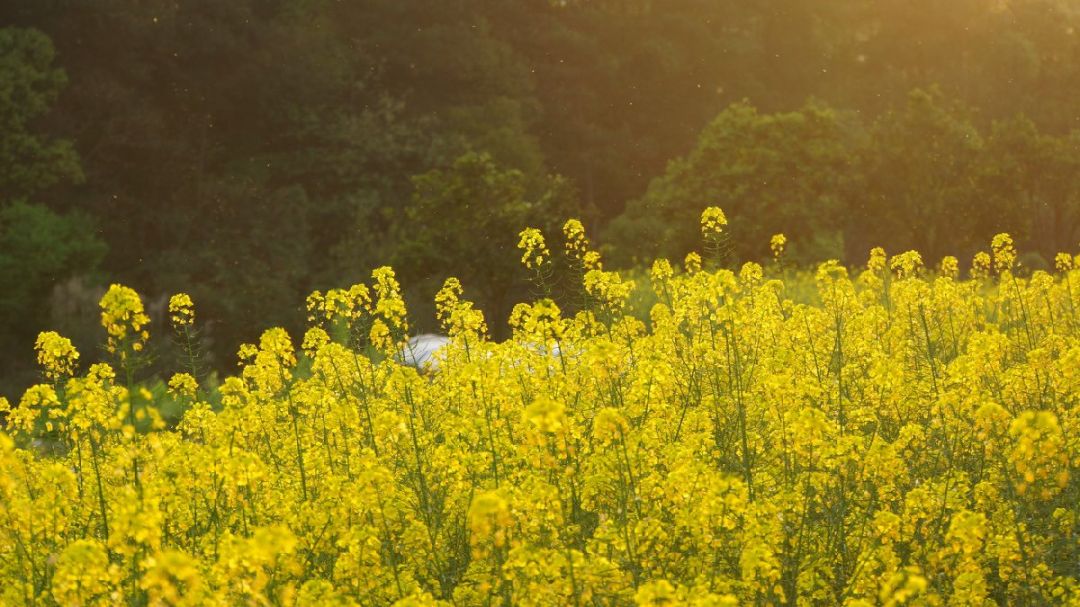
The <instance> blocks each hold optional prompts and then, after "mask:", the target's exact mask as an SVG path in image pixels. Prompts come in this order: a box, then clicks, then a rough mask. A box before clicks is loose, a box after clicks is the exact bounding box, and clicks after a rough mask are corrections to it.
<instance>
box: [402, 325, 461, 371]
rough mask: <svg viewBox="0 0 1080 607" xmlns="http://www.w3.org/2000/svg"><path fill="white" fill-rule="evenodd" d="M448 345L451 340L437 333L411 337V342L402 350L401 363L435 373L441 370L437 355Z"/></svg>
mask: <svg viewBox="0 0 1080 607" xmlns="http://www.w3.org/2000/svg"><path fill="white" fill-rule="evenodd" d="M448 343H450V338H448V337H446V336H445V335H436V334H435V333H424V334H421V335H416V336H414V337H410V338H409V342H408V343H407V344H405V347H403V348H402V350H401V362H402V364H404V365H408V366H410V367H414V368H416V369H419V370H421V371H425V370H428V369H430V370H432V371H434V370H436V369H438V368H439V359H438V358H437V357H436V354H438V353H439V351H440V350H442V349H443V348H445V347H446V345H447V344H448Z"/></svg>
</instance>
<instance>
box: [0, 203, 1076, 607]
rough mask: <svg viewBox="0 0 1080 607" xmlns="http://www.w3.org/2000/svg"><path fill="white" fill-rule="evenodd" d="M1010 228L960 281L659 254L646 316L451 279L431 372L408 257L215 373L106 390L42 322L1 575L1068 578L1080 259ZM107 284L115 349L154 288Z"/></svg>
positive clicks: (6, 501) (312, 586)
mask: <svg viewBox="0 0 1080 607" xmlns="http://www.w3.org/2000/svg"><path fill="white" fill-rule="evenodd" d="M702 223H703V227H704V226H707V227H708V231H707V234H706V236H708V235H709V234H712V235H717V234H720V233H722V231H723V229H724V225H725V223H726V219H725V218H724V216H723V214H722V213H720V212H719V210H718V209H717V210H716V211H707V212H706V215H705V216H704V217H703V222H702ZM565 235H566V236H567V242H568V253H569V254H570V257H571V258H574V255H576V254H579V253H580V254H581V256H580V258H578V259H579V261H582V262H584V260H585V255H587V253H588V244H587V240H586V239H585V237H584V231H583V229H582V228H580V223H574V222H568V223H567V229H566V233H565ZM522 243H523V246H522V248H523V250H524V251H525V261H526V265H527V266H530V268H531V269H534V270H535V269H537V268H538V267H539V266H540V265H542V264H546V263H547V262H548V251H547V249H546V247H545V246H544V244H543V238H542V236H540V234H539V232H536V231H528V230H527V231H526V232H525V233H523V234H522ZM706 244H707V243H706ZM773 244H774V245H775V244H776V242H774V243H773ZM1012 246H1013V245H1012V243H1011V241H1009V240H1007V239H1005V238H1000V237H999V238H996V239H995V241H994V242H993V243H992V246H991V251H992V254H991V253H982V254H980V255H981V256H980V257H978V258H977V261H978V264H977V265H976V266H975V267H974V268H973V274H974V275H975V277H976V279H974V280H969V279H963V278H961V272H960V268H959V267H958V266H959V263H958V262H957V261H956V260H955V258H948V259H946V260H943V261H942V262H941V264H940V265H934V266H929V267H930V268H935V267H936V268H938V269H939V271H936V272H932V271H927V268H926V267H924V265H923V260H922V258H921V256H919V255H918V254H917V253H915V252H906V253H902V254H900V255H896V256H893V257H889V256H888V255H887V254H886V253H885V251H884V250H881V249H875V250H874V251H873V252H872V253H871V255H870V259H869V262H868V264H867V268H866V269H865V270H864V271H861V272H858V273H854V272H849V270H848V269H847V268H845V267H844V266H842V265H840V264H839V263H837V262H835V261H833V262H828V263H824V264H821V266H819V267H818V268H816V269H815V270H813V271H799V272H796V271H793V270H791V269H788V270H785V269H784V268H782V267H780V266H781V265H782V264H766V266H765V267H763V266H761V265H758V264H755V263H747V264H743V265H742V266H741V270H740V271H738V272H734V271H731V270H728V269H713V268H703V267H702V259H701V256H699V255H697V254H691V255H689V256H687V259H686V262H685V269H680V268H678V267H676V264H672V263H670V262H668V261H665V260H658V261H656V262H655V263H653V264H652V267H651V271H650V272H648V274H647V276H646V275H645V274H644V273H640V274H636V275H635V276H639V277H640V279H639V281H640V282H641V283H642V289H647V288H650V287H651V289H652V291H653V293H652V295H653V296H654V297H652V299H651V302H652V305H651V308H650V309H649V310H648V317H647V319H646V318H637V317H635V316H632V315H631V314H630V310H631V308H632V307H631V306H628V305H627V301H628V300H629V299H630V297H631V292H632V291H633V295H634V298H635V300H636V298H637V297H638V296H639V295H640V294H641V293H642V290H640V289H635V288H634V287H633V283H632V282H631V281H629V280H624V279H622V278H620V276H619V275H618V274H616V273H613V272H606V271H603V270H601V269H600V268H599V267H588V266H577V270H584V271H581V272H578V274H577V275H575V276H574V277H573V279H574V280H578V281H580V284H579V285H575V286H577V287H578V288H579V289H580V290H579V292H580V293H583V294H585V296H586V297H585V301H584V302H582V303H580V304H579V303H578V302H571V303H563V304H562V307H560V304H557V303H556V301H555V300H554V299H553V298H552V297H551V296H549V294H547V293H545V294H544V296H543V297H540V298H538V299H537V300H536V301H533V302H523V303H519V304H517V305H516V306H515V307H514V309H513V313H512V314H511V316H510V329H511V331H510V333H511V335H510V337H509V338H508V339H507V340H505V341H501V342H499V341H494V340H493V339H492V338H491V336H490V335H489V332H488V331H487V327H486V324H485V320H484V316H483V314H482V313H481V312H480V310H478V309H476V308H475V307H474V306H473V304H472V303H471V302H469V301H468V300H466V299H464V294H465V288H464V287H463V285H462V284H461V282H460V281H458V280H457V279H453V278H451V279H448V280H446V282H445V283H444V285H443V287H442V289H441V290H440V291H439V293H438V295H437V296H436V300H435V308H436V315H437V320H438V321H440V322H441V323H442V326H443V328H444V330H445V331H446V332H447V333H448V340H447V341H448V344H447V345H446V346H445V349H444V350H442V351H440V353H439V361H440V364H439V366H438V368H437V369H436V370H431V371H429V372H428V373H427V374H421V373H420V372H418V371H417V370H416V369H414V368H412V367H408V366H405V365H404V364H402V361H401V357H400V356H395V353H396V352H399V351H400V350H399V348H400V345H401V343H402V340H403V339H404V337H405V336H406V332H407V331H408V327H409V323H408V320H407V319H408V311H407V310H406V308H405V304H404V300H403V299H402V297H401V289H400V285H399V284H398V283H397V279H396V277H395V275H394V273H393V271H392V270H391V269H390V268H379V269H377V270H376V271H375V272H374V273H373V275H372V279H371V281H370V283H369V285H368V286H364V285H357V286H354V287H352V288H350V289H342V290H331V291H327V292H325V293H323V292H318V293H315V294H312V296H311V297H309V298H308V310H309V315H310V326H309V327H308V329H307V331H306V333H304V335H303V339H302V341H301V342H300V348H299V350H298V349H297V347H296V343H297V342H296V341H294V338H293V336H291V335H290V334H289V333H288V332H287V331H286V330H285V329H282V328H273V329H270V330H268V331H266V332H265V333H263V335H262V336H261V338H260V339H259V340H258V343H257V344H246V345H243V346H241V348H240V368H239V370H238V372H237V373H236V374H235V375H233V376H229V377H225V378H223V379H222V380H220V381H218V380H216V379H209V376H205V377H207V378H208V379H205V380H204V379H203V378H202V377H200V375H199V374H198V373H196V372H194V371H191V370H189V369H184V371H182V372H178V373H175V374H169V375H166V376H165V377H169V380H168V382H167V385H162V384H161V383H159V382H156V381H155V382H154V383H149V382H148V383H147V384H145V387H142V386H140V385H139V384H138V383H137V382H133V381H132V380H131V378H130V367H129V366H125V370H126V371H128V373H127V375H129V377H127V378H126V379H127V381H125V382H121V385H118V384H117V379H116V375H117V374H116V372H115V371H114V370H113V368H112V367H111V366H109V365H107V364H103V363H99V364H94V365H91V366H90V367H89V368H88V369H86V370H85V371H84V373H82V374H80V373H79V372H78V369H77V368H76V363H77V362H78V353H77V352H76V351H75V349H74V347H72V345H71V343H70V342H69V341H68V340H66V339H64V338H63V337H61V336H59V335H57V334H56V333H43V334H42V335H41V336H40V337H39V339H38V341H37V343H36V349H37V353H38V360H39V362H40V364H41V367H42V371H43V375H44V377H43V383H42V384H40V385H37V386H33V387H31V388H30V389H28V390H27V391H26V392H25V394H24V395H23V396H22V398H21V399H19V402H18V405H17V406H15V407H11V406H10V405H9V404H8V402H7V401H5V400H3V399H0V410H2V413H3V414H4V420H5V422H4V423H5V426H4V429H3V430H2V431H0V582H3V583H2V584H0V604H2V605H12V606H23V605H27V606H29V605H35V606H38V605H41V606H46V607H53V606H62V605H63V606H66V605H115V604H132V605H177V606H179V605H211V606H225V605H290V606H293V605H295V606H314V605H337V606H348V607H358V606H360V605H396V606H398V607H407V606H424V607H434V606H450V605H458V606H462V607H472V606H489V605H535V606H547V605H581V606H584V605H605V606H633V605H642V606H644V605H657V606H660V605H695V606H706V605H725V606H726V605H849V606H858V607H868V606H871V605H989V604H1002V605H1005V604H1015V605H1048V604H1055V605H1056V604H1080V574H1078V572H1077V563H1078V562H1080V541H1078V537H1080V535H1078V533H1080V527H1078V523H1080V470H1078V468H1080V312H1078V311H1080V290H1077V289H1076V288H1075V287H1074V286H1073V283H1075V282H1076V281H1077V280H1078V279H1080V270H1077V269H1075V267H1076V264H1075V263H1073V262H1074V261H1075V260H1074V259H1073V258H1072V257H1071V256H1070V255H1068V254H1066V255H1064V257H1063V258H1062V259H1064V258H1065V257H1068V258H1069V260H1070V262H1068V263H1066V262H1065V261H1062V260H1059V262H1058V273H1057V274H1049V273H1047V272H1034V273H1031V274H1027V273H1026V272H1021V271H1017V270H1016V264H1015V251H1014V250H1013V248H1012ZM781 247H782V243H781ZM774 248H775V247H774ZM991 255H992V256H991ZM530 264H531V265H530ZM572 267H573V266H572ZM995 269H996V270H998V271H997V272H994V270H995ZM174 303H175V305H173V306H170V312H171V313H172V314H173V316H174V317H175V318H174V322H177V323H179V324H181V325H182V326H184V327H190V326H191V325H190V324H184V323H189V322H190V321H191V320H193V313H191V312H190V310H191V305H190V299H187V298H182V297H177V298H174ZM102 310H103V313H102V320H103V322H104V324H105V327H106V330H107V331H106V332H107V338H108V340H109V342H108V343H109V345H110V346H112V347H113V350H114V352H119V353H121V356H120V357H119V358H120V360H121V362H122V363H123V362H124V360H125V359H124V358H123V356H122V354H123V353H125V352H126V353H130V352H134V351H137V350H136V349H135V348H134V345H135V344H143V343H145V341H146V339H147V336H146V335H145V326H146V324H147V320H146V315H145V314H144V312H143V310H142V305H141V303H139V301H138V297H137V296H136V295H135V294H134V292H133V291H131V290H129V289H125V288H123V287H119V286H114V287H113V288H112V289H110V291H109V294H107V296H106V298H105V299H104V300H103V301H102ZM177 319H179V320H177ZM342 329H346V330H342ZM192 333H194V329H193V328H192ZM296 337H299V336H296ZM372 346H374V347H372ZM200 382H201V383H202V385H200ZM166 403H168V404H169V405H170V406H173V407H176V406H179V407H181V408H182V417H180V419H179V422H178V423H176V424H174V425H171V426H170V425H166V424H164V423H162V422H161V417H162V416H161V413H160V409H161V408H163V407H164V406H165V405H166ZM136 405H138V406H136Z"/></svg>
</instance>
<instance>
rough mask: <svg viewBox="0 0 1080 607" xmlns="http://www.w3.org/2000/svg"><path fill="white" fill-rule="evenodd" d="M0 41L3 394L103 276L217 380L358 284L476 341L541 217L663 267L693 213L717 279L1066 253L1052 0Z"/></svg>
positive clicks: (122, 23) (461, 2)
mask: <svg viewBox="0 0 1080 607" xmlns="http://www.w3.org/2000/svg"><path fill="white" fill-rule="evenodd" d="M0 26H2V29H0V126H2V128H0V293H2V295H0V344H2V346H3V347H2V352H0V358H2V360H0V392H2V393H13V392H14V391H15V389H16V388H19V387H22V386H24V385H25V384H26V383H27V382H28V381H29V380H30V379H32V377H33V371H32V368H31V364H32V362H33V352H32V343H33V336H34V335H35V334H36V333H37V332H38V331H39V330H41V329H43V328H45V327H53V328H58V329H60V330H62V331H63V332H64V333H65V334H67V335H71V336H72V337H73V338H74V339H75V340H76V343H78V344H80V345H82V344H91V343H97V342H98V341H99V340H98V337H99V336H98V335H97V334H96V331H97V329H95V328H94V327H96V326H97V322H96V321H97V319H96V314H97V311H96V302H97V299H98V297H99V296H100V293H101V292H103V289H102V287H103V286H105V285H107V284H109V283H110V282H113V281H117V282H123V283H125V284H128V285H131V286H133V287H135V288H137V289H138V290H139V291H140V292H141V293H143V294H144V295H145V296H146V298H147V300H148V301H150V302H154V301H157V302H158V304H159V305H158V309H159V312H158V314H159V318H158V320H160V319H161V318H163V312H162V311H161V310H163V308H162V307H161V306H162V305H163V303H164V301H165V299H164V298H165V297H167V295H168V294H170V293H173V292H178V291H186V292H190V293H191V294H192V295H193V296H194V297H195V299H196V300H197V301H198V302H199V306H200V314H201V315H202V317H203V318H204V319H206V321H207V323H208V330H207V335H206V337H207V338H208V339H209V340H211V342H212V345H213V348H214V350H215V354H216V360H215V364H217V365H219V366H224V365H229V364H231V362H232V360H233V355H232V353H233V352H234V348H235V345H236V344H237V343H240V342H241V341H253V340H254V339H255V337H256V336H257V335H258V332H259V331H260V330H261V329H262V328H265V327H267V326H275V325H281V326H285V327H298V326H299V325H300V323H301V322H302V320H303V313H302V304H303V301H304V296H305V295H306V294H307V293H308V292H309V291H310V290H312V289H316V288H326V287H330V286H341V285H348V284H351V283H353V282H357V281H359V280H361V279H363V278H364V277H366V276H367V275H368V273H369V272H370V270H371V268H372V267H374V266H377V265H382V264H391V265H393V266H394V267H395V268H396V269H397V270H398V273H399V276H400V277H401V282H402V283H403V284H404V285H406V288H407V289H408V290H409V292H408V294H407V295H408V297H409V300H410V308H411V309H412V310H413V311H415V312H417V316H418V318H417V325H418V326H419V327H420V328H425V327H426V324H425V323H428V322H429V321H428V318H427V317H428V316H429V314H426V312H427V311H429V310H430V304H429V303H428V302H429V301H430V298H431V296H432V294H433V293H434V292H435V290H436V289H437V287H438V285H440V284H441V283H442V280H443V279H444V278H445V277H446V276H448V275H451V274H453V275H456V276H458V277H460V278H461V279H462V282H463V283H464V284H465V285H466V288H467V289H469V292H470V295H471V296H472V297H474V298H475V299H476V300H477V301H478V304H479V305H480V306H481V307H483V308H484V309H485V310H486V311H487V312H488V314H489V318H492V319H493V322H492V323H491V324H492V327H493V330H494V331H496V333H498V332H499V331H501V330H502V329H501V327H502V324H503V323H502V320H503V319H505V317H506V315H507V313H508V312H509V309H510V306H512V304H513V302H514V301H517V300H518V299H520V298H523V297H525V296H526V295H527V293H528V288H529V287H528V283H527V282H526V280H525V276H524V274H523V272H522V271H521V270H520V268H519V267H518V264H517V259H516V255H515V253H514V251H515V249H514V244H515V238H516V237H515V235H516V234H517V232H518V231H519V230H520V229H521V228H522V227H524V226H525V225H538V226H541V227H544V228H546V229H547V230H549V232H551V233H554V232H555V231H556V229H557V227H558V225H560V224H561V222H562V220H563V219H564V218H566V217H567V216H580V217H582V218H583V220H584V221H585V223H586V225H587V227H588V228H589V229H590V230H591V235H592V237H593V239H594V240H596V241H597V242H598V243H599V244H600V246H601V248H602V250H603V251H604V252H605V254H606V258H607V260H608V264H609V266H614V267H619V266H622V267H629V266H632V265H635V264H636V263H638V262H639V260H642V259H648V258H651V257H652V256H653V255H668V256H681V255H683V254H685V253H686V252H687V251H688V250H690V249H691V248H692V247H693V246H694V243H695V238H696V233H697V214H698V213H700V209H701V208H702V207H704V206H707V205H711V204H716V205H720V206H722V207H723V208H724V209H725V210H726V211H727V213H728V215H729V217H730V218H731V231H732V234H733V246H734V248H735V251H736V253H737V257H738V258H739V259H760V258H764V257H766V256H767V255H768V239H769V236H770V235H771V234H772V233H774V232H780V231H783V232H785V233H786V234H787V235H788V237H789V239H790V243H791V244H790V255H791V256H792V257H793V259H795V260H796V261H799V260H819V259H823V258H830V257H835V258H839V259H841V260H842V261H844V262H846V263H849V264H861V263H863V262H864V261H865V259H866V254H867V251H868V250H869V248H870V247H871V246H874V245H879V244H880V245H883V246H885V247H886V248H887V249H888V250H889V252H890V253H893V252H899V251H902V250H905V249H912V248H917V249H919V250H920V251H922V252H923V254H924V256H925V257H926V258H927V260H928V262H931V263H932V262H933V261H934V260H936V259H937V258H939V257H941V256H942V255H945V254H955V255H958V256H960V257H961V259H970V256H971V254H972V253H974V252H975V251H976V250H977V249H978V248H979V245H980V243H985V242H987V241H989V238H990V236H991V235H993V234H994V233H996V232H1000V231H1008V232H1010V233H1012V234H1013V235H1014V236H1015V237H1016V240H1017V244H1018V247H1019V248H1020V249H1021V250H1025V251H1035V252H1037V253H1038V255H1033V256H1029V257H1028V258H1027V259H1025V260H1024V262H1025V263H1026V264H1027V265H1028V266H1029V267H1038V266H1040V264H1043V263H1045V260H1046V259H1052V257H1053V254H1054V253H1055V252H1056V251H1058V250H1063V249H1067V250H1073V249H1075V247H1076V245H1077V242H1078V240H1080V130H1078V129H1080V106H1078V105H1077V103H1076V100H1077V99H1080V32H1078V30H1080V2H1075V1H1071V0H1070V1H1066V0H1013V1H1009V0H949V1H948V2H941V1H930V0H914V1H912V0H881V1H878V2H873V3H867V2H864V1H860V0H757V1H755V2H746V1H736V0H711V1H707V0H667V1H665V2H658V1H657V2H650V1H648V0H636V1H633V0H622V1H620V0H608V1H599V0H593V1H570V0H564V1H561V2H553V1H551V0H515V1H513V2H507V1H505V0H439V1H433V0H426V1H425V0H356V1H351V2H335V1H330V0H291V1H290V0H230V1H229V2H221V1H219V0H169V1H161V0H99V1H95V2H84V1H78V0H2V1H0ZM43 302H52V303H49V304H47V305H46V304H43ZM151 309H152V310H153V306H151ZM83 349H84V351H86V348H85V347H84V348H83ZM87 355H88V356H92V350H91V351H89V352H87Z"/></svg>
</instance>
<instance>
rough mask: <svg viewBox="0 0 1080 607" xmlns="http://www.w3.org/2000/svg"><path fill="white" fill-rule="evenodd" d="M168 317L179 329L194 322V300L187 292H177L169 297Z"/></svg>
mask: <svg viewBox="0 0 1080 607" xmlns="http://www.w3.org/2000/svg"><path fill="white" fill-rule="evenodd" d="M169 317H170V318H171V319H172V323H173V327H175V328H177V329H180V328H182V327H187V326H191V325H192V324H193V323H194V322H195V302H193V301H191V296H190V295H188V294H187V293H177V294H176V295H173V296H172V297H170V298H169Z"/></svg>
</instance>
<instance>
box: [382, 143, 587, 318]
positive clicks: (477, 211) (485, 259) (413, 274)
mask: <svg viewBox="0 0 1080 607" xmlns="http://www.w3.org/2000/svg"><path fill="white" fill-rule="evenodd" d="M526 185H527V184H526V180H525V176H524V175H523V174H522V173H521V172H520V171H518V170H515V169H504V168H501V167H499V166H498V165H497V164H496V163H495V162H494V160H493V159H492V158H491V156H490V155H487V154H480V153H473V152H470V153H466V154H464V155H462V156H460V157H458V158H457V159H456V160H455V161H454V163H453V164H452V165H451V166H449V167H446V168H441V169H433V170H431V171H429V172H427V173H424V174H422V175H418V176H416V177H414V178H413V186H414V188H415V189H414V192H413V196H412V200H411V201H410V203H409V205H408V206H407V207H406V209H405V218H406V220H405V222H403V223H401V224H399V225H398V226H397V228H396V230H395V234H396V236H397V238H396V240H397V241H398V242H400V243H401V244H400V246H399V247H398V249H397V253H396V255H395V258H394V265H395V266H396V267H397V268H398V269H399V270H400V272H401V275H402V278H403V283H404V284H406V285H411V286H412V289H411V293H412V294H413V296H414V297H413V299H414V303H413V310H414V312H415V311H416V310H430V309H431V306H430V304H429V301H430V300H431V298H432V297H433V296H434V294H435V292H436V291H437V290H438V288H439V287H440V286H441V285H442V283H443V281H444V280H445V279H446V278H447V277H449V276H455V277H457V278H458V279H460V280H461V282H462V284H463V285H464V287H465V289H466V295H467V296H468V297H469V298H470V299H473V300H474V301H476V302H477V303H478V304H479V306H480V307H481V308H482V309H484V310H485V311H486V312H487V314H488V315H489V316H488V317H489V319H491V320H492V321H496V319H497V322H492V323H490V324H491V325H492V326H493V329H494V330H496V331H498V330H499V329H500V328H501V326H502V324H503V323H502V321H503V320H504V319H505V318H506V317H507V316H508V314H509V312H510V308H511V306H512V305H513V304H514V303H515V302H516V301H519V300H523V299H524V298H526V297H527V296H528V295H529V293H528V286H527V283H526V282H525V281H524V278H525V274H524V271H523V270H522V268H521V263H520V260H519V257H520V256H519V255H518V254H516V252H517V248H516V246H517V241H518V233H519V232H520V231H521V230H522V229H523V228H525V227H529V226H536V227H542V228H547V230H546V232H547V233H548V234H555V233H556V232H555V229H556V226H558V225H560V220H561V219H564V218H567V217H569V216H570V215H572V214H574V211H575V208H574V203H573V198H572V192H571V191H570V190H569V188H568V186H567V184H566V182H565V181H564V180H562V179H558V178H551V179H550V180H549V181H548V183H547V184H546V187H544V188H543V189H541V190H540V191H536V192H532V193H530V192H529V191H528V189H527V187H526ZM427 316H431V315H421V318H423V317H427Z"/></svg>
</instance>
